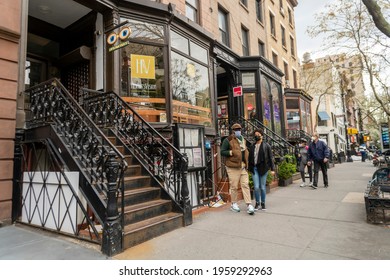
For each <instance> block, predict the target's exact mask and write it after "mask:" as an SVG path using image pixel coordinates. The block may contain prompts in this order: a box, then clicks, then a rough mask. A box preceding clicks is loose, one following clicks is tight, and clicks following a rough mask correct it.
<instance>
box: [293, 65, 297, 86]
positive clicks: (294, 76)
mask: <svg viewBox="0 0 390 280" xmlns="http://www.w3.org/2000/svg"><path fill="white" fill-rule="evenodd" d="M293 79H294V88H298V76H297V71H295V70H294V69H293Z"/></svg>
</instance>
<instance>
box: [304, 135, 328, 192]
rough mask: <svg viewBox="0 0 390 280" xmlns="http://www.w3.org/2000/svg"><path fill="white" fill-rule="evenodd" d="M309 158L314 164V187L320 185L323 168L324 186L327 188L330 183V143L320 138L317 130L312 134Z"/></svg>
mask: <svg viewBox="0 0 390 280" xmlns="http://www.w3.org/2000/svg"><path fill="white" fill-rule="evenodd" d="M308 160H309V162H310V163H309V165H310V164H311V162H313V164H314V180H313V188H317V187H318V172H319V169H320V168H321V172H322V177H323V179H324V186H325V188H327V187H328V186H329V184H328V168H327V164H326V163H327V162H328V161H329V148H328V145H326V143H325V142H324V141H321V140H320V139H319V135H318V133H317V132H314V134H313V136H312V142H311V143H310V145H309V150H308Z"/></svg>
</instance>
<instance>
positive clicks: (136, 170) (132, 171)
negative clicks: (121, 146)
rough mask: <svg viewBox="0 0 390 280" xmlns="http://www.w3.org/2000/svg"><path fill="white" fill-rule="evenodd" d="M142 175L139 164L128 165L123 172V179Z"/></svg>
mask: <svg viewBox="0 0 390 280" xmlns="http://www.w3.org/2000/svg"><path fill="white" fill-rule="evenodd" d="M141 174H142V166H141V165H140V164H136V165H128V166H127V169H126V170H125V177H128V176H140V175H141Z"/></svg>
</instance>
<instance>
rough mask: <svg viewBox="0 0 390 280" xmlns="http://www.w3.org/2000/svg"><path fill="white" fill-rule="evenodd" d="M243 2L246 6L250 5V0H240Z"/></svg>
mask: <svg viewBox="0 0 390 280" xmlns="http://www.w3.org/2000/svg"><path fill="white" fill-rule="evenodd" d="M240 2H241V4H243V5H244V6H245V7H248V0H240Z"/></svg>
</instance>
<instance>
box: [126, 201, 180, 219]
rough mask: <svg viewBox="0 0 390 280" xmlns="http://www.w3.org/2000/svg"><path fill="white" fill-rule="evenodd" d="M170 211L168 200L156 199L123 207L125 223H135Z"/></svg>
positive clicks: (170, 206) (170, 204) (170, 205)
mask: <svg viewBox="0 0 390 280" xmlns="http://www.w3.org/2000/svg"><path fill="white" fill-rule="evenodd" d="M170 211H172V203H171V201H170V200H165V199H156V200H150V201H147V202H143V203H138V204H135V205H130V206H127V207H125V211H124V215H125V224H132V223H137V222H140V221H142V220H145V219H149V218H152V217H155V216H158V215H162V214H165V213H168V212H170Z"/></svg>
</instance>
